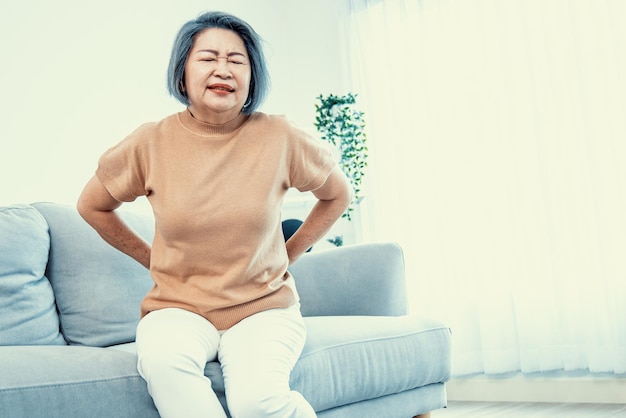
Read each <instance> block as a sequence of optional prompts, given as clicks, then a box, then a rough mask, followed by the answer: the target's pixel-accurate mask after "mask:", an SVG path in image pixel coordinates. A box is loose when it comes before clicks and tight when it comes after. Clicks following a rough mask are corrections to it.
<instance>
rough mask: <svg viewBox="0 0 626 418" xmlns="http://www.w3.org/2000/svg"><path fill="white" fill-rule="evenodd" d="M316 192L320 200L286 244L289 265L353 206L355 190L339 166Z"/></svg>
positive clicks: (314, 192)
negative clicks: (351, 203)
mask: <svg viewBox="0 0 626 418" xmlns="http://www.w3.org/2000/svg"><path fill="white" fill-rule="evenodd" d="M313 195H314V196H315V197H316V198H317V199H318V201H317V203H316V204H315V206H313V209H312V210H311V213H309V216H307V218H306V219H305V220H304V223H303V224H302V225H301V226H300V228H298V230H297V231H296V232H295V233H294V234H293V235H292V236H291V238H289V240H288V241H287V243H286V246H287V254H288V255H289V264H293V263H294V262H295V261H296V260H297V259H298V258H300V256H301V255H302V254H304V253H305V252H306V250H307V249H308V248H310V247H311V246H313V244H315V243H316V242H317V241H319V240H320V239H321V238H322V237H323V236H324V235H326V233H328V231H330V228H331V227H332V226H333V224H334V223H335V222H336V221H337V219H339V218H340V217H341V215H343V213H344V212H345V211H346V209H347V208H348V206H349V205H350V202H351V201H352V196H353V192H352V188H351V187H350V182H349V181H348V179H347V178H346V175H345V174H344V173H343V171H341V169H340V168H339V167H335V168H334V169H333V171H332V172H331V173H330V175H329V176H328V178H327V179H326V182H325V183H324V185H323V186H322V187H320V188H319V189H316V190H313Z"/></svg>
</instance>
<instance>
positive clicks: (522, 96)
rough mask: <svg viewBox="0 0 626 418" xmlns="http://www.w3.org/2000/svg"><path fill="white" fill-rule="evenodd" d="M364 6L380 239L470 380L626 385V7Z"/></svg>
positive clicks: (400, 1) (439, 1)
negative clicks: (396, 251)
mask: <svg viewBox="0 0 626 418" xmlns="http://www.w3.org/2000/svg"><path fill="white" fill-rule="evenodd" d="M350 4H351V13H350V17H349V19H348V21H347V22H346V28H347V34H348V39H349V58H350V61H351V63H352V66H351V77H352V81H353V83H354V84H353V89H354V91H355V92H357V93H358V100H359V103H360V105H361V106H362V107H363V110H364V111H365V119H366V121H367V123H368V140H369V142H370V144H369V145H370V147H369V148H370V155H371V157H370V166H369V172H368V176H367V179H366V180H367V184H366V188H367V192H366V193H367V197H366V199H365V200H364V201H363V207H362V210H363V212H364V213H366V214H367V216H366V217H365V218H366V219H369V224H368V225H366V227H369V230H370V234H371V235H370V239H372V240H394V241H397V242H399V243H400V244H401V245H402V246H403V248H404V251H405V257H406V265H407V273H408V278H409V288H410V299H411V308H412V311H413V312H414V313H423V314H428V315H432V316H435V317H438V318H441V319H442V320H444V321H446V323H447V324H449V325H450V327H451V328H452V335H453V359H454V360H453V363H454V373H455V374H456V375H469V374H474V373H487V374H497V373H507V372H516V371H521V372H523V373H534V372H543V371H552V370H566V371H569V370H588V371H590V372H594V373H596V372H597V373H600V372H601V373H613V374H623V373H626V2H624V1H622V0H593V1H592V0H550V1H528V0H527V1H523V0H422V1H418V0H387V1H384V0H378V1H372V0H371V1H365V0H351V1H350Z"/></svg>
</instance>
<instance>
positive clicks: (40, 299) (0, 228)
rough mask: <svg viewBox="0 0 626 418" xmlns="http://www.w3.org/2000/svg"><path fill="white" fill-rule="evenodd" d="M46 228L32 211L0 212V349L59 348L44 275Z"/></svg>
mask: <svg viewBox="0 0 626 418" xmlns="http://www.w3.org/2000/svg"><path fill="white" fill-rule="evenodd" d="M49 249H50V237H49V236H48V225H47V224H46V221H45V219H44V218H43V216H41V214H40V213H39V212H37V211H36V210H35V208H33V207H31V206H28V205H13V206H7V207H1V208H0V345H64V344H66V342H65V340H63V337H62V336H61V334H60V333H59V318H58V316H57V311H56V307H55V304H54V293H53V292H52V287H51V286H50V283H49V282H48V279H47V278H46V276H45V269H46V264H47V262H48V251H49Z"/></svg>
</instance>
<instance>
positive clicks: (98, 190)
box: [77, 176, 151, 269]
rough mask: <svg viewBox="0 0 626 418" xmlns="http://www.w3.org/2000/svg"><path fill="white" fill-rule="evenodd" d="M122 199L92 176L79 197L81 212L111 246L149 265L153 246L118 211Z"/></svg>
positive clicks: (78, 205)
mask: <svg viewBox="0 0 626 418" xmlns="http://www.w3.org/2000/svg"><path fill="white" fill-rule="evenodd" d="M121 204H122V202H120V201H119V200H116V199H115V198H114V197H113V196H111V194H110V193H109V191H108V190H107V189H106V188H105V187H104V185H103V184H102V182H101V181H100V180H99V179H98V177H96V176H93V177H92V178H91V179H90V180H89V182H88V183H87V184H86V185H85V188H84V189H83V192H82V193H81V195H80V197H79V198H78V203H77V209H78V213H80V215H81V216H82V217H83V219H85V221H86V222H87V223H88V224H89V225H91V227H92V228H93V229H95V230H96V231H97V232H98V234H100V236H101V237H102V238H103V239H104V240H105V241H106V242H107V243H109V244H110V245H111V246H113V247H114V248H116V249H118V250H119V251H121V252H123V253H124V254H126V255H128V256H130V257H132V258H134V259H135V260H137V262H139V263H140V264H141V265H143V266H144V267H146V268H147V269H149V268H150V253H151V247H150V244H149V243H147V242H146V241H145V240H144V239H143V238H141V237H140V236H139V235H138V234H137V233H136V232H135V231H133V230H132V229H131V228H130V227H129V226H128V225H127V224H126V223H125V222H124V221H123V220H122V219H121V218H120V216H119V215H118V214H117V213H116V212H115V210H116V209H117V208H119V207H120V206H121Z"/></svg>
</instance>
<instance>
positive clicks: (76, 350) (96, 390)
mask: <svg viewBox="0 0 626 418" xmlns="http://www.w3.org/2000/svg"><path fill="white" fill-rule="evenodd" d="M0 358H2V373H1V375H0V405H1V407H0V416H2V417H28V418H57V417H58V418H67V417H110V416H115V417H142V418H152V417H153V418H158V417H159V414H158V412H157V410H156V408H155V406H154V403H153V402H152V398H151V397H150V395H149V394H148V391H147V388H146V383H145V381H144V380H143V379H142V378H141V376H139V373H138V372H137V356H135V355H134V354H131V353H125V352H123V351H120V350H111V349H107V348H98V347H79V346H63V347H60V346H47V347H45V346H11V347H0Z"/></svg>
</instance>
